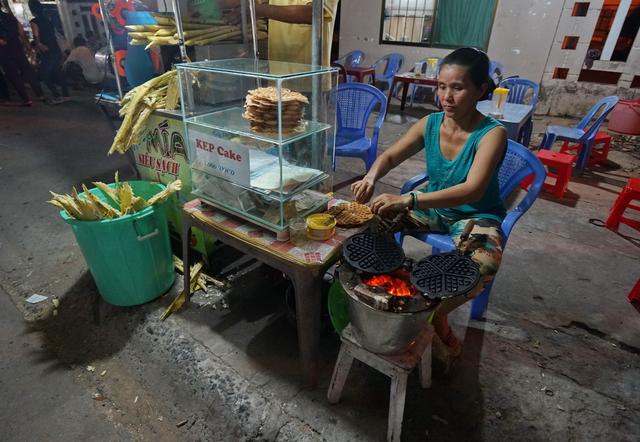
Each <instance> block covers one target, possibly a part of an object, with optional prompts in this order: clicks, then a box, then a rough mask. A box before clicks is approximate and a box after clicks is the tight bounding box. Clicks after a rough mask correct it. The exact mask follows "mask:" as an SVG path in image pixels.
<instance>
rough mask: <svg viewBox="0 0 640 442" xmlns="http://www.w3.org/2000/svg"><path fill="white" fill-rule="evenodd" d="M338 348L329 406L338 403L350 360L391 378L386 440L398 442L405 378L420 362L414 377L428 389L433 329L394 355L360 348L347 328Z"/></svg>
mask: <svg viewBox="0 0 640 442" xmlns="http://www.w3.org/2000/svg"><path fill="white" fill-rule="evenodd" d="M340 339H341V340H342V345H341V346H340V354H339V355H338V360H337V361H336V366H335V368H334V369H333V376H332V377H331V384H329V391H328V392H327V399H328V400H329V403H332V404H336V403H338V402H339V401H340V396H341V395H342V389H343V388H344V384H345V381H346V380H347V375H348V374H349V370H350V369H351V363H352V362H353V359H354V358H355V359H357V360H359V361H361V362H364V363H365V364H367V365H368V366H370V367H373V368H375V369H376V370H378V371H379V372H381V373H384V374H386V375H387V376H389V377H390V378H391V394H390V396H389V420H388V427H387V440H388V441H393V442H395V441H400V434H401V432H402V418H403V415H404V400H405V396H406V393H407V377H408V375H409V373H410V372H411V371H412V370H413V369H414V368H415V367H416V365H418V362H420V369H419V370H418V375H419V378H420V385H421V386H422V388H428V387H430V386H431V341H432V339H433V328H432V327H431V325H429V324H427V325H426V326H425V328H423V329H422V331H421V332H420V334H418V336H417V337H416V339H415V341H414V342H413V344H412V345H411V346H410V347H409V349H408V350H407V351H406V352H404V353H401V354H398V355H379V354H376V353H371V352H370V351H369V350H366V349H365V348H363V347H362V346H361V345H360V343H359V342H358V341H357V340H356V338H355V336H354V335H353V331H352V327H351V324H349V325H348V326H347V327H346V328H345V329H344V331H343V332H342V335H341V336H340Z"/></svg>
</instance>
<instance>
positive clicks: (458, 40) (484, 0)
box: [433, 0, 496, 49]
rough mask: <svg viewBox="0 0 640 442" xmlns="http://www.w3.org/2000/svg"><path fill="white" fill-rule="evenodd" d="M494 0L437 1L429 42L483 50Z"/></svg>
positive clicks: (491, 17)
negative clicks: (431, 36) (431, 35)
mask: <svg viewBox="0 0 640 442" xmlns="http://www.w3.org/2000/svg"><path fill="white" fill-rule="evenodd" d="M495 5H496V0H473V1H469V0H439V1H438V4H437V7H436V25H435V29H434V32H433V43H434V44H435V45H443V46H475V47H478V48H484V49H486V47H487V45H488V43H489V35H490V34H491V25H492V24H493V11H494V9H495Z"/></svg>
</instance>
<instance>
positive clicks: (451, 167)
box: [424, 112, 506, 222]
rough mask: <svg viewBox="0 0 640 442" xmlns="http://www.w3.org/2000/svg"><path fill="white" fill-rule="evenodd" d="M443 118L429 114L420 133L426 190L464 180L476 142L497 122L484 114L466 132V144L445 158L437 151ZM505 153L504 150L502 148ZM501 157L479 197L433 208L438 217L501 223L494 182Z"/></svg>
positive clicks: (501, 206) (502, 212)
mask: <svg viewBox="0 0 640 442" xmlns="http://www.w3.org/2000/svg"><path fill="white" fill-rule="evenodd" d="M443 118H444V112H437V113H433V114H431V115H429V117H428V119H427V125H426V128H425V132H424V147H425V152H426V159H427V171H428V173H429V186H428V187H427V189H426V191H427V192H435V191H437V190H442V189H446V188H449V187H452V186H455V185H456V184H460V183H463V182H465V181H466V179H467V175H468V174H469V170H470V169H471V165H472V164H473V160H474V158H475V156H476V151H477V149H478V144H479V143H480V140H481V139H482V137H483V136H484V135H485V134H486V133H487V132H488V131H490V130H491V129H493V128H494V127H496V126H500V125H501V124H500V123H499V122H498V121H496V120H495V119H494V118H492V117H490V116H488V117H486V118H485V119H484V120H483V121H482V123H481V124H480V126H479V127H478V128H477V129H476V130H475V131H473V133H471V135H469V138H468V139H467V142H466V144H465V145H464V147H463V148H462V150H461V151H460V153H459V154H458V156H457V157H456V158H454V159H453V160H448V159H447V158H445V157H444V156H443V155H442V151H441V150H440V125H441V124H442V120H443ZM505 152H506V149H505ZM501 164H502V159H500V163H498V166H497V167H496V170H495V172H494V173H493V176H492V177H491V182H490V183H489V186H488V187H487V190H486V192H485V193H484V195H483V196H482V198H480V200H478V201H476V202H474V203H469V204H462V205H460V206H456V207H451V208H445V209H433V210H435V212H436V213H437V214H438V215H440V216H441V217H443V218H445V219H448V220H451V221H457V220H460V219H466V218H488V219H493V220H496V221H498V222H502V220H503V219H504V217H505V214H506V210H505V207H504V203H503V202H502V200H501V199H500V187H499V182H498V170H499V168H500V165H501Z"/></svg>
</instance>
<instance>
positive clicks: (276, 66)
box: [178, 58, 338, 79]
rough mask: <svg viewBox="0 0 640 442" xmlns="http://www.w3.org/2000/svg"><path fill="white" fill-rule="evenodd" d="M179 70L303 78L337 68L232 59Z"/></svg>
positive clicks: (257, 76)
mask: <svg viewBox="0 0 640 442" xmlns="http://www.w3.org/2000/svg"><path fill="white" fill-rule="evenodd" d="M178 66H179V67H181V68H185V69H193V70H199V71H212V72H223V73H227V74H234V75H246V76H250V77H252V78H268V79H277V78H287V77H296V78H300V77H305V76H311V75H317V74H322V73H329V72H338V70H337V68H334V67H326V66H317V65H307V64H300V63H290V62H287V61H274V60H259V59H253V58H232V59H226V60H210V61H198V62H195V63H187V64H180V65H178Z"/></svg>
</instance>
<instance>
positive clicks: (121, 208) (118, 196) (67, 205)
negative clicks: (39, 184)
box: [47, 173, 182, 221]
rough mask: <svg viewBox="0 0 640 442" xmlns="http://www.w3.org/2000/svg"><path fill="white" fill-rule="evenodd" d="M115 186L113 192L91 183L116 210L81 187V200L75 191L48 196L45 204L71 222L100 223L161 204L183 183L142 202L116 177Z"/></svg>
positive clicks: (105, 187) (142, 199) (108, 188)
mask: <svg viewBox="0 0 640 442" xmlns="http://www.w3.org/2000/svg"><path fill="white" fill-rule="evenodd" d="M115 182H116V186H115V188H111V187H109V186H107V185H106V184H105V183H102V182H99V181H98V182H94V183H93V184H94V185H95V186H96V187H97V188H98V189H100V191H101V192H102V193H103V194H104V195H105V196H107V197H108V198H109V199H110V200H111V201H113V204H114V205H115V206H114V205H112V204H108V203H106V202H104V201H102V200H101V199H100V198H98V197H97V196H95V195H94V194H92V193H91V192H90V191H89V189H88V188H87V186H85V185H84V184H83V185H82V190H83V191H84V195H83V196H80V195H79V194H78V192H77V190H76V189H75V187H74V188H73V191H72V192H71V195H61V194H58V193H55V192H50V193H51V196H52V198H51V200H49V201H47V202H48V203H49V204H52V205H54V206H56V207H58V208H59V209H62V210H64V211H65V212H67V215H69V216H70V217H71V218H75V219H78V220H84V221H100V220H104V219H114V218H119V217H121V216H124V215H130V214H132V213H136V212H139V211H141V210H144V209H145V208H147V207H150V206H153V205H154V204H159V203H162V202H164V201H166V200H167V198H169V197H170V196H171V195H173V194H174V193H175V192H177V191H179V190H180V189H181V188H182V182H181V181H180V180H175V181H173V182H171V183H169V185H167V187H165V188H164V189H162V190H161V191H160V192H158V193H156V194H155V195H153V196H152V197H151V198H149V199H148V200H145V199H144V198H142V197H140V196H136V195H135V194H134V193H133V189H132V188H131V186H130V185H129V183H127V182H123V183H120V182H119V181H118V174H117V173H116V179H115Z"/></svg>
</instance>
